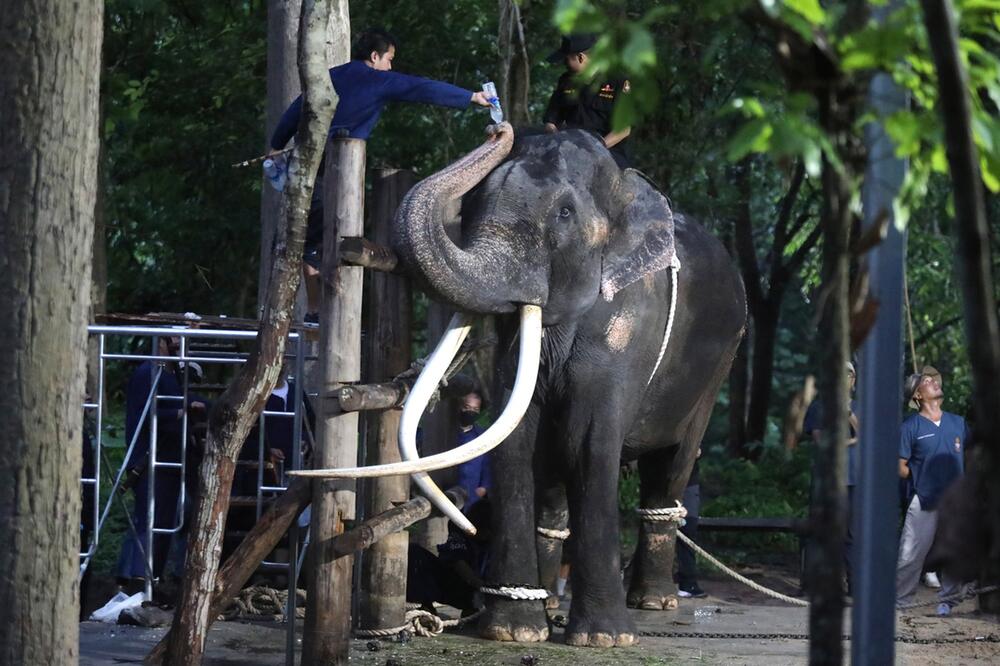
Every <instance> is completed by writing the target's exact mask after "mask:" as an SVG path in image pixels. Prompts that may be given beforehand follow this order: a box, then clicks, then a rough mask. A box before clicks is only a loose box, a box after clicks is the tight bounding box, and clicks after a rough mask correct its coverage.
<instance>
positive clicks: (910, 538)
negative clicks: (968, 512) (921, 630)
mask: <svg viewBox="0 0 1000 666" xmlns="http://www.w3.org/2000/svg"><path fill="white" fill-rule="evenodd" d="M936 531H937V510H936V509H935V510H933V511H924V510H923V509H922V508H920V498H919V497H917V496H916V495H914V496H913V499H912V500H911V501H910V508H909V509H907V510H906V520H904V521H903V535H902V537H900V540H899V560H898V561H897V563H896V603H897V604H905V603H909V602H911V601H913V595H914V594H916V592H917V585H919V584H920V572H921V571H922V570H923V567H924V558H926V557H927V553H928V552H929V551H930V549H931V545H933V543H934V533H935V532H936ZM960 591H961V584H960V583H959V581H956V580H953V579H951V578H949V577H948V576H946V575H945V574H944V572H941V589H940V590H938V596H939V597H947V596H950V595H952V594H957V593H958V592H960ZM957 604H958V602H957V601H951V602H949V605H950V606H955V605H957Z"/></svg>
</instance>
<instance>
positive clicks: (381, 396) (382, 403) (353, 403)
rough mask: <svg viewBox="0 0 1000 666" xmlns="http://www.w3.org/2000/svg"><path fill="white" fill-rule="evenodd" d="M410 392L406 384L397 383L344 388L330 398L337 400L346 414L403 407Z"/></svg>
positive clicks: (356, 385) (357, 385) (358, 385)
mask: <svg viewBox="0 0 1000 666" xmlns="http://www.w3.org/2000/svg"><path fill="white" fill-rule="evenodd" d="M409 392H410V387H409V385H408V384H407V383H406V382H402V381H395V382H388V383H385V384H355V385H353V386H342V387H340V388H339V389H338V390H337V391H336V392H335V393H334V394H333V395H331V396H330V397H331V398H334V399H335V400H337V402H338V403H339V404H340V409H342V410H343V411H345V412H363V411H378V410H381V409H395V408H397V407H401V406H402V405H403V401H404V400H406V396H407V394H408V393H409Z"/></svg>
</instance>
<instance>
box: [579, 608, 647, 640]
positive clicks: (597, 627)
mask: <svg viewBox="0 0 1000 666" xmlns="http://www.w3.org/2000/svg"><path fill="white" fill-rule="evenodd" d="M638 639H639V634H638V632H637V631H636V629H635V624H634V623H633V622H632V618H630V617H629V616H628V613H626V612H625V609H624V608H622V609H621V610H619V611H618V612H612V611H607V612H596V613H590V612H587V611H581V612H578V613H574V612H573V611H572V609H570V618H569V626H567V627H566V645H574V646H577V647H597V648H609V647H628V646H630V645H635V643H636V642H637V641H638Z"/></svg>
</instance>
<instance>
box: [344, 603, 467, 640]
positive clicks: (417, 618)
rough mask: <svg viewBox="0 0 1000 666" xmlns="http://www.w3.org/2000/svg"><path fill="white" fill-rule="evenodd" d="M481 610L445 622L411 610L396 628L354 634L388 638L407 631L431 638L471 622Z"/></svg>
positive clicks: (357, 631)
mask: <svg viewBox="0 0 1000 666" xmlns="http://www.w3.org/2000/svg"><path fill="white" fill-rule="evenodd" d="M482 612H483V611H482V609H480V610H478V611H476V612H475V613H472V614H471V615H466V616H465V617H462V618H458V619H455V620H445V619H443V618H441V617H440V616H438V615H435V614H434V613H431V612H430V611H425V610H423V609H421V608H413V609H410V610H407V611H406V622H405V623H403V624H401V625H399V626H398V627H390V628H388V629H357V630H355V632H354V636H355V637H356V638H388V637H390V636H395V635H396V634H398V633H400V632H401V631H409V632H411V633H413V634H416V635H417V636H423V637H424V638H432V637H433V636H437V635H439V634H441V633H443V632H444V630H445V629H447V628H449V627H460V626H462V625H463V624H465V623H466V622H471V621H472V620H474V619H476V618H477V617H479V616H480V615H481V614H482Z"/></svg>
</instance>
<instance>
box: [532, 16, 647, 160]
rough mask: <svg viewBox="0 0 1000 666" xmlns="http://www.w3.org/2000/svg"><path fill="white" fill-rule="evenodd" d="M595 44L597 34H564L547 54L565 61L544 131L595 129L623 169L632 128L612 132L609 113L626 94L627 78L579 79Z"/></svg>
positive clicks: (547, 110) (546, 114) (557, 60)
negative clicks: (597, 80)
mask: <svg viewBox="0 0 1000 666" xmlns="http://www.w3.org/2000/svg"><path fill="white" fill-rule="evenodd" d="M595 43H597V36H596V35H590V34H577V35H566V36H565V37H563V38H562V45H561V46H560V47H559V50H558V51H555V52H553V53H552V54H551V55H550V56H549V62H559V61H560V60H562V61H563V62H565V63H566V73H565V74H563V75H562V76H561V77H559V82H558V83H557V84H556V89H555V91H554V92H553V93H552V97H551V98H550V99H549V105H548V107H547V108H546V109H545V116H544V121H545V130H546V131H548V132H558V131H559V130H562V129H585V130H591V131H593V132H597V133H598V134H600V135H601V138H602V139H604V145H606V146H607V147H608V148H609V149H610V150H611V155H612V156H613V157H614V158H615V162H617V163H618V166H620V167H622V168H625V167H627V166H631V162H632V160H631V157H630V155H629V152H630V151H629V148H628V141H627V139H628V135H629V134H630V133H631V131H632V128H630V127H626V128H625V129H622V130H620V131H618V132H612V131H611V114H612V111H613V110H614V108H615V100H616V99H617V98H618V95H621V94H628V92H629V89H630V88H629V82H628V80H627V79H610V80H608V81H605V82H603V83H601V85H593V84H594V83H597V82H596V81H590V82H587V81H584V80H581V78H580V73H581V72H583V70H584V69H585V68H586V66H587V62H588V61H589V56H588V55H587V51H589V50H590V49H591V48H593V46H594V44H595Z"/></svg>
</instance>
